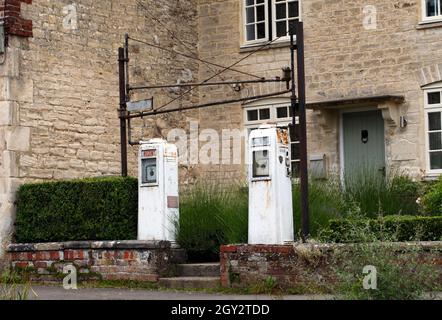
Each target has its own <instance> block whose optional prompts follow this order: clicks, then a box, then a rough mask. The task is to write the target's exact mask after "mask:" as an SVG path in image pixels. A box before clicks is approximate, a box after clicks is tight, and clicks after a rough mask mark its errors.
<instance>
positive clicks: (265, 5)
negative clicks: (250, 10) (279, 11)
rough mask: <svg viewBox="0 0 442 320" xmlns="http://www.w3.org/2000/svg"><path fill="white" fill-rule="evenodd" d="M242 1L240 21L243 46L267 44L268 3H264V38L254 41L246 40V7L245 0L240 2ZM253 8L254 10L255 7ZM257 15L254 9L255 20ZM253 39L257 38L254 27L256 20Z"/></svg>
mask: <svg viewBox="0 0 442 320" xmlns="http://www.w3.org/2000/svg"><path fill="white" fill-rule="evenodd" d="M241 1H242V8H243V10H242V17H243V18H242V19H243V23H242V24H243V32H244V36H243V39H244V41H243V42H244V45H253V44H258V43H262V42H267V41H269V6H268V1H264V11H265V12H264V15H265V16H264V23H265V38H263V39H255V40H247V25H248V24H247V10H246V8H247V6H246V0H241ZM254 7H255V8H256V5H254ZM256 17H257V15H256V9H255V19H256ZM255 37H256V38H257V37H258V29H257V26H256V20H255Z"/></svg>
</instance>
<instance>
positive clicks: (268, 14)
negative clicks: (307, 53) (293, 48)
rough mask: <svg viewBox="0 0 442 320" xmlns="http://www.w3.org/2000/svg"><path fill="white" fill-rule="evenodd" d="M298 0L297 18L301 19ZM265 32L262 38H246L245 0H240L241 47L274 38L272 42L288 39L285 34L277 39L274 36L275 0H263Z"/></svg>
mask: <svg viewBox="0 0 442 320" xmlns="http://www.w3.org/2000/svg"><path fill="white" fill-rule="evenodd" d="M297 1H298V20H299V21H302V0H297ZM264 5H265V28H266V30H265V32H266V36H265V38H263V39H255V40H247V13H246V7H247V6H246V0H241V6H240V7H241V11H242V13H241V30H242V36H241V47H252V46H255V45H259V44H262V43H265V42H269V41H271V40H274V43H281V42H287V41H289V40H290V36H289V35H286V36H284V37H281V38H280V39H278V40H275V39H277V38H278V37H277V36H276V1H275V0H265V3H264Z"/></svg>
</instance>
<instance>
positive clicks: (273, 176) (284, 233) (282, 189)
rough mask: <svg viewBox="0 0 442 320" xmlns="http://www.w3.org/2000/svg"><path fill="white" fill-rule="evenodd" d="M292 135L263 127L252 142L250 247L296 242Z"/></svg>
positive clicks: (250, 166) (250, 155) (285, 130)
mask: <svg viewBox="0 0 442 320" xmlns="http://www.w3.org/2000/svg"><path fill="white" fill-rule="evenodd" d="M289 145H290V144H289V134H288V130H287V129H284V128H277V127H276V126H270V125H266V126H262V127H260V128H259V129H256V130H253V131H252V132H251V134H250V138H249V159H250V161H249V162H250V164H249V193H250V194H249V244H284V243H288V242H293V241H294V227H293V204H292V181H291V175H292V174H291V165H290V153H289Z"/></svg>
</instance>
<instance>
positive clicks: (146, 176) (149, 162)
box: [141, 158, 158, 184]
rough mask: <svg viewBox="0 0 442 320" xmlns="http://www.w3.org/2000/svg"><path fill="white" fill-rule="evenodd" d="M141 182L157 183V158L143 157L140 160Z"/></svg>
mask: <svg viewBox="0 0 442 320" xmlns="http://www.w3.org/2000/svg"><path fill="white" fill-rule="evenodd" d="M141 164H142V171H141V173H142V177H141V179H142V183H143V184H152V183H157V177H158V171H157V160H156V159H155V158H152V159H143V160H142V163H141Z"/></svg>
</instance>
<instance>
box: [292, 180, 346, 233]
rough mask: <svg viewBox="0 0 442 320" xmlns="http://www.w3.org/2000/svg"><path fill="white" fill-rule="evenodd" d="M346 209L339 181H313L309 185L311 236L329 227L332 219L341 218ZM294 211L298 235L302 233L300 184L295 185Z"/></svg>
mask: <svg viewBox="0 0 442 320" xmlns="http://www.w3.org/2000/svg"><path fill="white" fill-rule="evenodd" d="M344 208H345V202H344V198H343V195H342V192H341V185H340V181H339V180H338V179H330V180H320V181H318V180H311V181H310V183H309V210H310V225H311V230H310V231H311V235H312V237H316V236H317V235H318V233H319V232H320V231H321V230H322V229H323V228H324V227H325V226H327V225H328V222H329V221H330V220H331V219H337V218H339V217H341V213H342V210H344ZM293 211H294V223H295V230H296V231H295V232H296V234H300V233H301V190H300V185H299V184H294V185H293Z"/></svg>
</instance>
